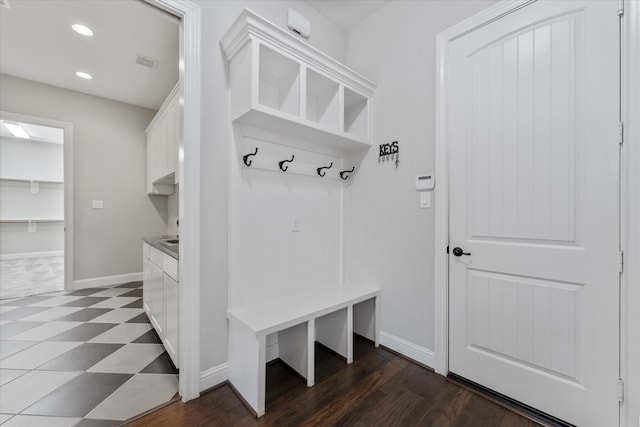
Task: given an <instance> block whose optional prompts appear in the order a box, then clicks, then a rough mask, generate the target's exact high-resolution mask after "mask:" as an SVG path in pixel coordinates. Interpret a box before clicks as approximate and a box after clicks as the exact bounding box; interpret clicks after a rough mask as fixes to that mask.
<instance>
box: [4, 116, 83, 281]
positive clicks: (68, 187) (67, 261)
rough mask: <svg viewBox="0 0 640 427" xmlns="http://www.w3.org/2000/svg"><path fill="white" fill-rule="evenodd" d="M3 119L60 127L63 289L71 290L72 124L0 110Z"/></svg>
mask: <svg viewBox="0 0 640 427" xmlns="http://www.w3.org/2000/svg"><path fill="white" fill-rule="evenodd" d="M0 117H1V118H2V119H3V120H10V121H13V122H23V123H33V124H36V125H40V126H47V127H52V128H58V129H62V130H63V132H64V136H63V141H64V145H63V153H64V154H63V164H64V166H63V167H64V230H65V232H64V289H65V290H68V291H71V290H73V289H75V288H74V284H73V124H72V123H69V122H62V121H59V120H52V119H47V118H44V117H36V116H29V115H26V114H18V113H12V112H8V111H0Z"/></svg>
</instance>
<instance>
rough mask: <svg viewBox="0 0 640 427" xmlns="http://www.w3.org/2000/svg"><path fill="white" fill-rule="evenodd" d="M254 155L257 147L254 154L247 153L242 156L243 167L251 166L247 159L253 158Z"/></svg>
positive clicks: (256, 152)
mask: <svg viewBox="0 0 640 427" xmlns="http://www.w3.org/2000/svg"><path fill="white" fill-rule="evenodd" d="M256 154H258V147H256V151H255V152H254V153H249V154H245V155H244V156H242V161H243V162H244V165H245V166H251V160H249V157H252V156H255V155H256Z"/></svg>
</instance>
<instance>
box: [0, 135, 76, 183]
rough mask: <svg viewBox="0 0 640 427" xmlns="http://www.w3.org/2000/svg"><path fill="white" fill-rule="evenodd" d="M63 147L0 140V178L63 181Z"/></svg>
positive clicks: (42, 143)
mask: <svg viewBox="0 0 640 427" xmlns="http://www.w3.org/2000/svg"><path fill="white" fill-rule="evenodd" d="M63 154H64V146H63V145H62V144H52V143H49V142H40V141H31V140H28V139H19V138H7V137H2V138H0V177H2V178H20V179H41V180H46V181H64V164H63Z"/></svg>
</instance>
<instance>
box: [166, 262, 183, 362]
mask: <svg viewBox="0 0 640 427" xmlns="http://www.w3.org/2000/svg"><path fill="white" fill-rule="evenodd" d="M164 298H165V329H164V344H165V348H166V350H167V353H169V356H170V357H171V360H172V361H173V364H174V365H175V366H176V368H179V367H180V366H179V363H178V362H179V358H178V348H179V347H178V346H179V341H178V328H179V292H178V282H176V281H175V280H173V279H172V278H171V277H170V276H169V275H168V274H165V275H164Z"/></svg>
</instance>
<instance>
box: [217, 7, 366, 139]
mask: <svg viewBox="0 0 640 427" xmlns="http://www.w3.org/2000/svg"><path fill="white" fill-rule="evenodd" d="M220 44H221V46H222V49H223V51H224V53H225V55H226V57H227V61H228V62H229V85H230V91H231V120H232V121H233V122H234V123H242V124H246V125H250V126H254V127H258V128H262V129H267V130H269V131H273V132H280V133H285V134H288V135H291V136H293V137H296V138H305V139H308V140H310V141H313V142H316V143H319V144H328V145H331V146H334V147H337V148H339V149H341V150H345V151H353V150H359V149H367V148H369V147H370V146H371V107H372V106H371V98H372V97H373V94H374V92H375V89H376V86H375V85H374V84H373V83H372V82H370V81H369V80H367V79H365V78H364V77H362V76H361V75H359V74H357V73H356V72H354V71H352V70H351V69H349V68H347V67H346V66H345V65H343V64H341V63H340V62H338V61H336V60H335V59H333V58H331V57H329V56H328V55H326V54H324V53H323V52H321V51H319V50H318V49H316V48H314V47H313V46H311V45H309V44H308V43H306V42H305V41H303V40H301V39H299V38H298V37H296V36H295V35H293V34H291V33H289V32H287V31H285V30H283V29H282V28H280V27H278V26H277V25H275V24H273V23H272V22H270V21H268V20H266V19H264V18H262V17H260V16H259V15H257V14H255V13H254V12H252V11H251V10H249V9H245V10H244V11H243V12H242V13H241V15H240V17H239V18H238V19H237V20H236V21H235V23H234V24H233V25H232V26H231V28H230V29H229V30H228V31H227V33H226V34H225V36H224V37H223V38H222V40H221V42H220Z"/></svg>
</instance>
